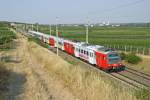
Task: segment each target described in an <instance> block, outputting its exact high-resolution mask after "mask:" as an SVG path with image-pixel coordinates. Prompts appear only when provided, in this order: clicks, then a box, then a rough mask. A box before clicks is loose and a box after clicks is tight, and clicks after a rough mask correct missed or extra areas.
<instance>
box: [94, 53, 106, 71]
mask: <svg viewBox="0 0 150 100" xmlns="http://www.w3.org/2000/svg"><path fill="white" fill-rule="evenodd" d="M96 65H97V66H98V67H99V68H101V69H106V56H105V55H104V54H102V53H99V52H96Z"/></svg>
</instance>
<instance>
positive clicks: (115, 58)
mask: <svg viewBox="0 0 150 100" xmlns="http://www.w3.org/2000/svg"><path fill="white" fill-rule="evenodd" d="M108 62H109V64H114V63H118V62H120V56H119V55H118V54H117V53H113V54H109V55H108Z"/></svg>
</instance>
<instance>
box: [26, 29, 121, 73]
mask: <svg viewBox="0 0 150 100" xmlns="http://www.w3.org/2000/svg"><path fill="white" fill-rule="evenodd" d="M28 33H29V34H30V35H32V36H35V37H37V38H39V39H40V40H41V41H43V42H45V43H48V44H49V45H50V46H52V47H57V40H58V48H59V49H61V50H63V51H65V52H67V53H68V54H70V55H72V56H75V57H77V58H80V59H82V60H84V61H86V62H88V63H90V64H92V65H95V66H96V67H98V68H100V69H102V70H105V71H109V70H112V69H122V68H123V67H124V66H123V64H122V63H121V58H120V56H119V54H118V53H117V52H116V51H114V50H111V49H109V48H106V47H104V46H100V45H90V44H86V43H85V42H74V41H71V40H66V39H63V38H57V37H55V36H51V35H47V34H44V33H41V32H35V31H29V32H28Z"/></svg>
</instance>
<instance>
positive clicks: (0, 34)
mask: <svg viewBox="0 0 150 100" xmlns="http://www.w3.org/2000/svg"><path fill="white" fill-rule="evenodd" d="M15 38H16V35H15V33H14V32H12V31H11V30H10V29H9V24H8V23H4V22H0V49H3V47H6V45H7V44H8V43H10V42H11V41H12V40H13V39H15Z"/></svg>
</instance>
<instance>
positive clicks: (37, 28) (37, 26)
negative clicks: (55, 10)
mask: <svg viewBox="0 0 150 100" xmlns="http://www.w3.org/2000/svg"><path fill="white" fill-rule="evenodd" d="M38 28H39V27H38V24H37V25H36V31H37V32H38V31H39V30H38Z"/></svg>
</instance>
